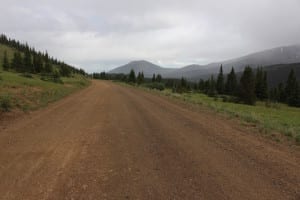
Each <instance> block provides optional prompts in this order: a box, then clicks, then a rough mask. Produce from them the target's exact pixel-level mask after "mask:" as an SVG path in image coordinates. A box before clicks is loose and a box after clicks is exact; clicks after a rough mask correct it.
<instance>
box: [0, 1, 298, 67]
mask: <svg viewBox="0 0 300 200" xmlns="http://www.w3.org/2000/svg"><path fill="white" fill-rule="evenodd" d="M1 4H2V5H5V9H3V10H2V12H1V13H0V23H1V29H2V32H4V33H6V34H8V35H9V36H11V37H14V38H16V39H20V40H22V41H27V42H28V43H30V44H33V45H34V46H35V47H36V48H37V49H40V50H46V49H47V50H48V52H49V53H50V54H51V55H54V56H55V57H58V58H60V59H63V60H65V61H66V62H68V63H70V64H74V65H75V66H78V67H82V68H84V69H86V70H88V71H101V70H109V69H111V68H113V67H116V66H118V65H120V64H123V63H125V62H128V61H130V60H135V59H147V60H150V61H152V62H155V63H157V64H162V65H164V66H169V67H179V66H182V65H186V64H192V63H199V64H206V63H208V62H213V61H220V60H224V59H229V58H233V57H238V56H242V55H244V54H247V53H251V52H254V51H258V50H263V49H268V48H272V47H276V46H281V45H289V44H295V43H299V35H300V18H299V16H298V15H299V12H300V1H299V0H278V1H273V0H224V1H219V0H187V1H181V0H172V1H171V0H160V1H158V0H157V1H145V0H119V1H117V0H111V1H103V0H100V1H99V0H85V1H83V0H82V1H79V0H77V1H74V0H73V1H71V0H65V1H61V0H60V1H58V0H51V1H50V0H44V1H33V0H27V1H20V0H10V1H8V0H5V1H3V0H1Z"/></svg>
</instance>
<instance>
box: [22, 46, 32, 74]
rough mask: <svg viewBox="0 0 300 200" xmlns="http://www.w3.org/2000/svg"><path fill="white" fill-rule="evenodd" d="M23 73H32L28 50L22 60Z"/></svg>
mask: <svg viewBox="0 0 300 200" xmlns="http://www.w3.org/2000/svg"><path fill="white" fill-rule="evenodd" d="M23 66H24V68H23V71H26V72H33V71H34V70H33V67H32V61H31V54H30V52H29V50H27V51H25V54H24V58H23Z"/></svg>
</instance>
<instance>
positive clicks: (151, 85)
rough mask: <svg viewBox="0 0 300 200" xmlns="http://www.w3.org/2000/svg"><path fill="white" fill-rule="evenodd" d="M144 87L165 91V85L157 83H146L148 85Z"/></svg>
mask: <svg viewBox="0 0 300 200" xmlns="http://www.w3.org/2000/svg"><path fill="white" fill-rule="evenodd" d="M143 86H145V87H147V88H150V89H156V90H160V91H162V90H164V89H165V85H164V84H163V83H157V82H153V83H146V84H143Z"/></svg>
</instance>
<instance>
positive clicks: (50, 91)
mask: <svg viewBox="0 0 300 200" xmlns="http://www.w3.org/2000/svg"><path fill="white" fill-rule="evenodd" d="M31 76H32V77H24V76H22V74H18V73H12V72H4V71H0V112H3V111H8V110H13V109H20V110H23V111H29V110H35V109H38V108H40V107H44V106H46V105H47V104H48V103H50V102H53V101H56V100H58V99H61V98H62V97H65V96H67V95H69V94H71V93H73V92H75V91H77V90H79V89H81V88H84V87H86V86H87V85H88V84H89V80H88V79H86V78H85V77H83V76H80V75H75V76H74V77H70V78H62V81H63V84H61V83H54V82H50V81H43V80H41V77H40V76H39V75H31Z"/></svg>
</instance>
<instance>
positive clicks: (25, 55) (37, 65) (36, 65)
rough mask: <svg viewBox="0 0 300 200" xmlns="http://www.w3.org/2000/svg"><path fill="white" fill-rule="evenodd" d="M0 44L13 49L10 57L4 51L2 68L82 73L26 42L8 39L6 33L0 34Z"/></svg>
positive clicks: (82, 72)
mask: <svg viewBox="0 0 300 200" xmlns="http://www.w3.org/2000/svg"><path fill="white" fill-rule="evenodd" d="M0 44H3V45H6V46H8V47H11V48H13V49H15V50H16V51H14V53H13V57H12V59H10V58H9V56H8V52H6V51H4V55H3V63H2V65H3V70H6V71H16V72H21V73H33V74H38V73H44V74H55V75H56V76H65V77H69V76H71V75H72V74H83V75H85V74H86V73H85V71H84V70H83V69H77V68H75V67H72V66H70V65H68V64H66V63H64V62H62V61H59V60H57V59H55V58H53V57H50V56H49V55H48V53H47V52H40V51H36V50H35V49H34V48H33V47H30V46H29V45H28V44H27V43H26V44H23V43H21V42H19V41H17V40H14V39H10V38H8V37H7V36H6V35H3V34H2V35H0Z"/></svg>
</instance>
